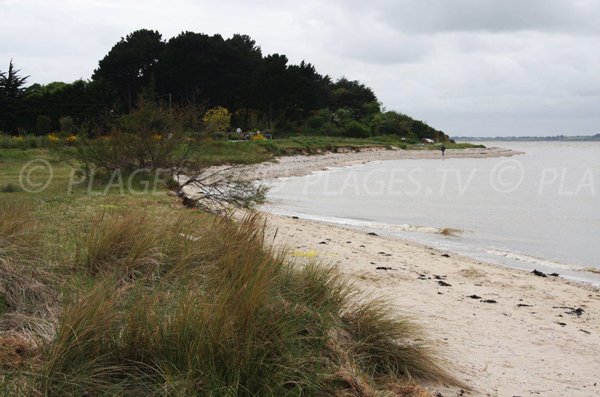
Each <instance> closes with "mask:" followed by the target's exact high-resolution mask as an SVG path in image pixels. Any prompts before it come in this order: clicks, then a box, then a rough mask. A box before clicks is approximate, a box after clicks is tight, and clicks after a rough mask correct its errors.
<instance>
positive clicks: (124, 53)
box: [92, 29, 164, 111]
mask: <svg viewBox="0 0 600 397" xmlns="http://www.w3.org/2000/svg"><path fill="white" fill-rule="evenodd" d="M163 48H164V42H163V41H162V35H161V34H160V33H159V32H157V31H153V30H147V29H141V30H136V31H135V32H133V33H131V34H129V35H127V37H125V38H122V39H121V40H120V41H119V42H118V43H117V44H115V45H114V46H113V48H112V49H111V50H110V51H109V52H108V54H107V55H106V56H105V57H104V58H103V59H102V60H100V62H99V64H98V69H96V70H95V71H94V75H93V76H92V78H93V80H94V81H102V82H105V83H107V84H108V85H109V86H110V87H112V88H113V89H114V90H115V91H116V92H117V95H118V98H119V102H120V105H121V106H122V108H123V109H128V110H129V111H131V110H132V109H133V106H134V105H135V104H136V103H137V100H138V96H139V95H140V94H141V93H142V91H143V89H144V88H146V87H148V86H149V84H150V83H151V79H152V76H153V74H154V72H155V68H156V63H157V59H158V57H159V56H160V54H161V53H162V51H163Z"/></svg>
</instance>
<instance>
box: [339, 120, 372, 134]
mask: <svg viewBox="0 0 600 397" xmlns="http://www.w3.org/2000/svg"><path fill="white" fill-rule="evenodd" d="M342 131H343V132H342V135H343V136H348V137H351V138H367V137H369V136H370V135H371V129H370V128H369V127H368V126H366V125H364V124H362V123H360V122H358V121H356V120H348V121H346V122H345V123H344V126H343V127H342Z"/></svg>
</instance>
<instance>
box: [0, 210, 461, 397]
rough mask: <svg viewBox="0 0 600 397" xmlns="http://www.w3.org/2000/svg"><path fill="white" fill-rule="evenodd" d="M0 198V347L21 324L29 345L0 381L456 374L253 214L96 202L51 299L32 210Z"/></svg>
mask: <svg viewBox="0 0 600 397" xmlns="http://www.w3.org/2000/svg"><path fill="white" fill-rule="evenodd" d="M0 211H1V215H2V217H0V241H1V242H2V245H0V297H1V298H2V305H3V306H2V307H3V308H2V311H0V347H2V348H0V353H1V352H4V351H5V350H6V352H7V355H6V357H9V356H10V357H16V356H15V352H17V351H18V350H19V349H21V348H20V347H19V346H23V339H22V338H21V339H20V337H19V335H24V336H25V337H26V340H29V341H32V340H35V343H29V342H28V343H25V346H27V349H30V348H31V349H35V357H36V361H35V365H32V366H29V367H28V371H27V373H28V374H29V375H27V376H25V375H23V376H19V372H18V371H17V372H14V371H15V370H14V368H15V365H16V364H14V363H17V361H14V363H13V364H14V365H13V364H11V365H12V366H10V368H12V369H11V371H13V372H10V371H9V372H7V374H8V375H7V376H8V377H4V378H3V379H4V381H6V379H12V381H11V382H9V383H6V385H4V386H1V385H0V392H3V391H7V392H8V391H10V392H11V393H13V394H14V393H16V392H22V393H24V394H26V395H45V396H81V395H88V396H105V395H106V396H108V395H110V396H112V395H120V396H137V395H145V396H204V395H215V396H217V395H218V396H221V395H232V396H233V395H236V396H255V395H256V396H313V395H337V396H370V395H376V394H378V393H380V392H384V393H388V394H390V395H406V396H416V395H422V394H419V393H421V391H422V390H421V391H419V390H420V389H418V388H415V387H414V386H411V385H412V384H413V382H414V380H419V379H423V380H433V381H437V382H445V383H455V384H456V383H458V382H456V381H455V380H454V379H453V378H452V376H451V375H450V374H449V373H448V372H447V371H446V370H445V369H444V368H443V367H442V366H441V365H440V362H439V361H438V359H437V358H436V356H435V354H434V352H433V351H432V350H430V349H429V347H428V346H427V343H426V342H425V341H423V340H422V331H421V330H420V329H419V328H418V327H417V326H415V325H414V324H413V323H411V322H409V321H407V320H406V319H403V318H398V317H394V316H393V315H392V314H391V313H390V312H389V311H388V310H387V309H386V306H385V305H384V304H383V303H380V302H367V301H365V300H364V299H361V298H360V297H359V295H358V294H357V293H356V291H355V290H354V288H353V287H352V286H351V285H350V283H348V281H347V280H346V279H344V278H343V277H342V276H340V275H339V274H338V273H337V272H336V271H334V270H333V269H332V268H328V267H323V266H320V265H318V264H308V265H299V264H292V263H289V262H288V261H287V260H286V259H285V258H286V256H285V255H284V253H280V252H274V251H273V250H272V249H270V248H269V246H268V244H265V242H264V236H263V230H264V227H263V226H264V225H263V224H262V223H261V220H260V219H259V218H258V217H256V216H249V217H247V218H246V219H244V220H242V221H241V222H236V221H233V220H231V219H226V218H217V219H215V220H213V219H212V218H208V217H199V216H197V215H195V214H194V215H191V216H188V217H186V218H169V217H167V216H166V215H159V216H157V215H155V214H151V213H143V212H142V211H131V212H129V213H127V214H122V213H116V214H108V213H104V214H101V215H100V216H99V217H98V218H96V219H95V221H93V222H90V223H89V225H88V227H87V228H85V227H84V229H83V230H82V233H80V234H79V235H78V236H77V238H76V240H78V241H76V242H75V244H73V246H76V247H77V251H78V253H77V255H75V256H74V259H73V260H74V262H75V263H70V265H72V266H69V269H71V270H72V272H74V273H76V274H79V275H80V276H81V280H84V281H85V282H83V283H76V284H73V283H68V284H65V287H66V288H63V289H62V290H63V291H64V293H63V294H62V295H61V296H62V298H61V299H62V302H61V303H62V307H61V310H60V311H59V310H57V308H56V303H57V301H58V294H57V293H56V292H55V291H56V289H55V288H54V287H52V286H53V285H54V284H53V282H52V281H53V280H52V277H51V276H50V275H49V274H48V272H46V271H45V270H44V269H45V264H46V262H45V260H44V258H43V256H44V255H43V249H42V248H43V244H41V242H40V241H39V234H36V233H37V232H36V227H37V226H36V222H35V220H34V219H33V218H32V217H31V216H30V215H29V214H30V211H29V210H28V209H27V208H25V207H21V206H18V205H16V204H9V205H4V206H0ZM73 234H75V232H73ZM25 319H30V320H31V319H37V320H36V321H29V320H28V321H29V322H28V321H25ZM17 320H18V321H17ZM38 320H39V321H38ZM10 341H13V342H10ZM44 341H45V342H44ZM5 342H6V343H5ZM9 342H10V346H9V348H8V350H7V349H4V347H3V346H8V345H9ZM38 346H41V348H39V349H38ZM11 349H12V350H11ZM32 351H33V350H32ZM2 354H4V353H2ZM18 355H19V357H20V359H24V357H25V356H22V357H21V354H20V353H18ZM3 357H4V356H3ZM5 361H6V360H5ZM18 363H21V361H19V362H18ZM7 365H9V364H6V365H5V367H6V368H9V367H7ZM19 365H21V364H19ZM19 368H20V367H19ZM11 374H12V375H11ZM3 376H4V375H3ZM11 377H12V378H11ZM0 383H1V382H0ZM407 384H408V385H409V386H407ZM394 393H395V394H394Z"/></svg>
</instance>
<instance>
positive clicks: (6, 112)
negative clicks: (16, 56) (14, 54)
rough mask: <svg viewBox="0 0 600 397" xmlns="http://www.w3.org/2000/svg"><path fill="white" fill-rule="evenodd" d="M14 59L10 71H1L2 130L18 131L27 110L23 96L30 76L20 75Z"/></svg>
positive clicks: (0, 129) (0, 105) (0, 125)
mask: <svg viewBox="0 0 600 397" xmlns="http://www.w3.org/2000/svg"><path fill="white" fill-rule="evenodd" d="M19 72H20V70H17V69H15V67H14V65H13V62H12V60H11V61H10V63H9V65H8V72H6V73H3V72H2V71H0V131H4V132H9V133H16V132H17V130H18V128H19V127H20V124H21V118H22V116H23V113H24V111H25V107H24V104H23V97H24V96H25V82H26V81H27V79H28V78H29V76H19V74H18V73H19Z"/></svg>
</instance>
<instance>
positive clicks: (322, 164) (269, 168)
mask: <svg viewBox="0 0 600 397" xmlns="http://www.w3.org/2000/svg"><path fill="white" fill-rule="evenodd" d="M515 154H520V153H519V152H516V151H514V150H509V149H503V148H497V147H493V148H485V149H448V150H446V155H445V157H446V158H482V157H509V156H514V155H515ZM441 157H442V155H441V152H440V151H439V150H385V149H366V150H361V151H359V152H354V151H353V152H345V153H325V154H317V155H312V156H300V155H299V156H286V157H280V158H278V159H277V160H276V161H273V162H265V163H260V164H254V165H251V166H247V167H243V171H242V174H243V175H244V176H245V178H246V179H249V180H268V179H274V178H281V177H289V176H302V175H308V174H310V173H311V172H315V171H321V170H325V169H327V168H331V167H344V166H349V165H354V164H361V163H368V162H370V161H383V160H405V159H440V158H441ZM215 169H216V168H215Z"/></svg>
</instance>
